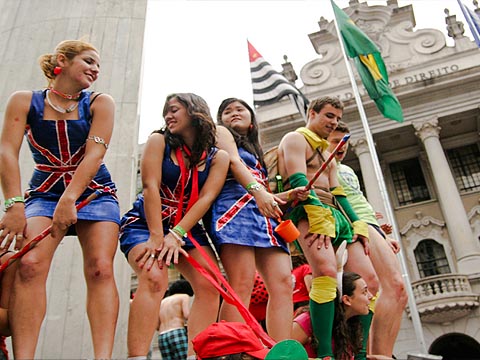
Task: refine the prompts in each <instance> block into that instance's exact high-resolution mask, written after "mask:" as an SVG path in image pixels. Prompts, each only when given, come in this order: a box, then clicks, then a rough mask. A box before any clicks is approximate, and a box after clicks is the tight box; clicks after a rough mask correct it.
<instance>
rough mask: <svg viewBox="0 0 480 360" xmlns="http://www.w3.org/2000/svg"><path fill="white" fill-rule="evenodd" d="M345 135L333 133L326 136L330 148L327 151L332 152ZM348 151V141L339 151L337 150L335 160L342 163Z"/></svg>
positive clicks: (338, 132) (337, 132)
mask: <svg viewBox="0 0 480 360" xmlns="http://www.w3.org/2000/svg"><path fill="white" fill-rule="evenodd" d="M344 136H345V134H344V133H343V132H340V131H334V132H332V133H331V134H330V135H329V136H328V142H329V143H330V146H329V147H328V151H330V152H333V150H334V149H335V148H336V147H337V145H338V144H339V143H340V141H342V139H343V137H344ZM347 151H348V141H347V143H346V144H345V145H343V146H342V147H341V148H340V149H338V151H337V153H336V154H335V159H337V161H338V162H342V161H343V159H345V156H346V155H347Z"/></svg>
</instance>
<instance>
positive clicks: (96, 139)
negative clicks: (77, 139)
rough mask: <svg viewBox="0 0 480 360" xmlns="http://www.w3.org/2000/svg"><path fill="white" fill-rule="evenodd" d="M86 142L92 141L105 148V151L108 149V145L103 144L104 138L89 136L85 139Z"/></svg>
mask: <svg viewBox="0 0 480 360" xmlns="http://www.w3.org/2000/svg"><path fill="white" fill-rule="evenodd" d="M87 140H93V141H94V142H95V143H97V144H100V145H103V146H105V149H108V144H107V143H106V142H105V139H104V138H101V137H100V136H95V135H90V136H89V137H87Z"/></svg>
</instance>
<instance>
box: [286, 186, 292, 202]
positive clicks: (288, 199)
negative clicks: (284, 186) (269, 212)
mask: <svg viewBox="0 0 480 360" xmlns="http://www.w3.org/2000/svg"><path fill="white" fill-rule="evenodd" d="M292 191H293V189H291V190H288V192H287V201H292V199H291V198H290V195H291V194H292Z"/></svg>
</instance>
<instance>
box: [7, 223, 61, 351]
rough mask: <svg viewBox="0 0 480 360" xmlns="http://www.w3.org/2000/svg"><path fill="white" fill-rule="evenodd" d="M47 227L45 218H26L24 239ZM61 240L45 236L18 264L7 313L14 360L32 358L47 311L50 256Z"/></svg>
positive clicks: (30, 237)
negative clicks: (25, 235)
mask: <svg viewBox="0 0 480 360" xmlns="http://www.w3.org/2000/svg"><path fill="white" fill-rule="evenodd" d="M50 224H51V220H50V219H48V218H43V217H34V218H30V219H28V226H27V238H28V239H32V238H33V237H34V236H36V235H37V234H39V233H40V232H41V231H43V230H44V229H45V228H46V227H47V226H49V225H50ZM60 241H61V239H53V238H52V237H50V236H48V237H46V238H45V239H43V240H42V241H41V242H40V243H39V244H38V245H37V246H36V247H35V248H33V249H32V250H30V251H29V252H28V253H26V254H25V255H24V256H23V257H22V258H21V259H19V260H18V261H17V266H18V268H17V271H16V273H15V280H14V282H13V287H12V294H11V297H10V305H9V312H8V318H9V321H10V326H11V330H12V344H13V354H14V357H15V359H33V358H35V349H36V347H37V342H38V335H39V332H40V326H41V325H42V321H43V319H44V317H45V312H46V308H47V305H46V303H47V298H46V288H45V284H46V281H47V276H48V271H49V269H50V264H51V261H52V257H53V253H54V251H55V249H56V248H57V246H58V244H59V243H60Z"/></svg>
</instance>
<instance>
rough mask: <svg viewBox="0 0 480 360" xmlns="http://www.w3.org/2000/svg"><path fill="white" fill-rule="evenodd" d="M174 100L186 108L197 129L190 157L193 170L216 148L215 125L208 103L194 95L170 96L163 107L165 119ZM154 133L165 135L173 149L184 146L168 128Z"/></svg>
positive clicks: (177, 94)
mask: <svg viewBox="0 0 480 360" xmlns="http://www.w3.org/2000/svg"><path fill="white" fill-rule="evenodd" d="M174 98H175V99H177V100H178V102H180V103H181V104H182V105H183V106H185V108H186V109H187V114H188V115H189V116H190V119H191V122H192V126H193V127H194V128H195V138H196V139H197V140H196V141H195V142H194V144H193V148H192V149H190V150H191V151H192V154H191V155H189V160H190V167H191V168H193V167H194V166H195V165H197V164H198V163H199V162H200V160H201V157H202V154H203V152H204V151H206V152H207V153H208V152H209V151H210V149H211V148H212V147H213V146H215V136H216V127H215V123H214V122H213V119H212V115H211V114H210V108H209V107H208V104H207V102H206V101H205V100H204V99H203V98H202V97H201V96H198V95H196V94H193V93H175V94H170V95H168V96H167V98H166V100H165V104H164V106H163V113H162V114H163V117H165V115H166V114H167V112H168V102H169V101H170V100H171V99H174ZM154 132H160V133H164V134H165V141H166V142H167V143H168V144H169V145H170V146H171V147H172V148H173V149H176V148H178V147H181V146H182V145H183V144H184V142H183V139H182V138H181V137H180V136H178V135H174V134H172V133H171V132H170V130H168V127H166V126H165V127H164V129H162V130H160V131H154Z"/></svg>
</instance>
